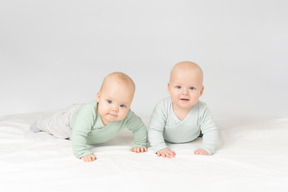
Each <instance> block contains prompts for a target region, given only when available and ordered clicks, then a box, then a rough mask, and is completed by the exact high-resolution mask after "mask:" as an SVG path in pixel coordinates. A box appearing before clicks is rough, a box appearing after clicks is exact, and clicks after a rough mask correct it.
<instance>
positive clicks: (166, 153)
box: [156, 148, 176, 159]
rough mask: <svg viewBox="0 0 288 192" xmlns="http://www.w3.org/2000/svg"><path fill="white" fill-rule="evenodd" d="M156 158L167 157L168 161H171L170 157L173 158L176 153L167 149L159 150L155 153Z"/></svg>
mask: <svg viewBox="0 0 288 192" xmlns="http://www.w3.org/2000/svg"><path fill="white" fill-rule="evenodd" d="M156 154H157V156H158V157H160V156H161V157H164V158H165V157H168V158H169V159H171V158H172V157H175V155H176V153H175V152H174V151H172V150H171V149H169V148H165V149H161V150H159V151H157V153H156Z"/></svg>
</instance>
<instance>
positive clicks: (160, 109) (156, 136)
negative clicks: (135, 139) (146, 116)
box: [148, 101, 167, 153]
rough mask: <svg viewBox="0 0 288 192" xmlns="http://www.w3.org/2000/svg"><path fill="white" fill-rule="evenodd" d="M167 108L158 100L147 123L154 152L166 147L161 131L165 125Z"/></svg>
mask: <svg viewBox="0 0 288 192" xmlns="http://www.w3.org/2000/svg"><path fill="white" fill-rule="evenodd" d="M166 119H167V109H166V107H165V105H164V103H163V101H160V102H159V103H158V104H157V105H156V107H155V108H154V110H153V113H152V115H151V118H150V123H149V133H148V135H149V141H150V145H151V147H152V149H153V151H154V152H155V153H157V151H159V150H161V149H165V148H167V145H166V143H165V140H164V136H163V132H164V128H165V125H166Z"/></svg>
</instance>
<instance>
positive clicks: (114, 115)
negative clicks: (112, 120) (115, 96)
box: [109, 113, 117, 117]
mask: <svg viewBox="0 0 288 192" xmlns="http://www.w3.org/2000/svg"><path fill="white" fill-rule="evenodd" d="M109 115H111V116H113V117H117V115H116V114H112V113H109Z"/></svg>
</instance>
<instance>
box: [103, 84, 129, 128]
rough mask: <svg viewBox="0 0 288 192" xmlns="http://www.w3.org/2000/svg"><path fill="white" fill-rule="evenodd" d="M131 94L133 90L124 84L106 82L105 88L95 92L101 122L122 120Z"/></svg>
mask: <svg viewBox="0 0 288 192" xmlns="http://www.w3.org/2000/svg"><path fill="white" fill-rule="evenodd" d="M133 96H134V90H131V88H129V87H127V86H126V85H121V84H119V83H117V82H115V83H107V85H106V86H105V88H104V89H103V90H102V91H101V92H98V93H97V101H98V103H99V105H98V112H99V114H100V117H101V120H102V122H103V124H104V125H107V124H108V123H110V122H112V121H120V120H123V119H124V118H125V117H126V115H127V113H128V112H129V109H130V106H131V103H132V100H133Z"/></svg>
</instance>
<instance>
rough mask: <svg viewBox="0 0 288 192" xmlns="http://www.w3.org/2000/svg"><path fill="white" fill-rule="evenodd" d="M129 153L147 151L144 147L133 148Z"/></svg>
mask: <svg viewBox="0 0 288 192" xmlns="http://www.w3.org/2000/svg"><path fill="white" fill-rule="evenodd" d="M131 151H132V152H135V153H144V152H146V151H147V149H146V148H145V147H134V148H132V149H131Z"/></svg>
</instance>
